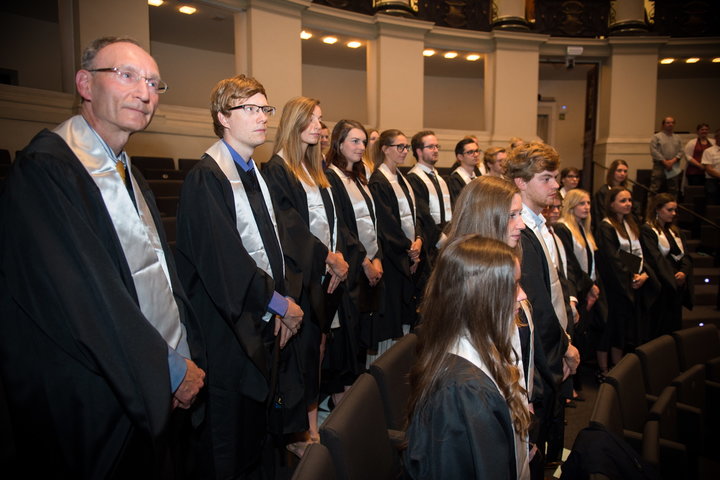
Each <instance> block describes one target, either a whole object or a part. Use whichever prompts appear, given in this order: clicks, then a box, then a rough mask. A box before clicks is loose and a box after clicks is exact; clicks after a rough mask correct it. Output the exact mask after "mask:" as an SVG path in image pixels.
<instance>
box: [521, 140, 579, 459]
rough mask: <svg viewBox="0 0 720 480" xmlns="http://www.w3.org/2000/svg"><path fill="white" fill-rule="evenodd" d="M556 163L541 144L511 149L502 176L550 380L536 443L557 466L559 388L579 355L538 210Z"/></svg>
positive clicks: (552, 185) (538, 409)
mask: <svg viewBox="0 0 720 480" xmlns="http://www.w3.org/2000/svg"><path fill="white" fill-rule="evenodd" d="M559 163H560V161H559V155H558V153H557V152H556V151H555V149H554V148H552V147H551V146H549V145H546V144H541V143H530V144H526V145H523V146H520V147H518V148H515V149H514V150H513V151H512V152H511V154H510V157H509V158H508V161H507V176H508V178H510V179H511V180H512V181H513V182H515V185H517V187H518V188H519V189H520V196H521V197H522V201H523V209H522V217H523V221H524V222H525V225H527V227H528V228H526V229H524V230H523V231H522V233H521V242H522V252H523V260H522V277H521V281H520V283H521V284H522V287H523V289H524V290H525V292H526V293H527V296H528V300H529V301H530V303H531V304H532V306H533V321H534V323H535V331H536V334H537V335H539V337H540V342H541V344H542V348H543V350H544V353H545V358H546V360H547V366H548V368H549V369H550V371H551V372H552V375H553V381H554V385H552V387H553V388H554V392H552V393H548V394H547V395H545V398H544V399H543V404H542V405H539V406H538V405H536V406H535V413H536V414H537V415H538V418H539V419H540V422H541V428H540V434H539V436H538V437H537V442H536V443H537V444H538V448H539V449H540V450H541V451H543V447H544V443H545V442H547V453H546V460H547V461H548V462H557V461H559V460H560V456H561V454H562V449H563V435H564V415H565V413H564V408H563V405H562V402H561V401H560V391H561V385H562V383H563V381H565V380H566V379H567V378H568V376H569V375H571V374H573V373H575V371H576V369H577V366H578V364H579V363H580V357H579V353H578V351H577V349H576V348H575V347H574V346H573V345H572V344H571V343H570V337H569V336H568V334H567V333H566V330H567V326H568V316H567V310H566V302H565V297H564V295H563V289H562V284H561V283H560V274H559V272H558V266H559V265H560V259H559V255H558V252H557V249H556V248H555V241H554V239H553V237H552V234H551V233H550V231H549V230H548V228H547V226H546V224H545V218H544V217H543V216H542V210H543V208H545V206H547V205H548V204H549V203H550V202H551V201H552V199H553V197H554V196H555V195H556V192H557V190H558V187H559V185H558V183H557V180H556V176H557V174H558V168H559ZM571 321H572V320H571Z"/></svg>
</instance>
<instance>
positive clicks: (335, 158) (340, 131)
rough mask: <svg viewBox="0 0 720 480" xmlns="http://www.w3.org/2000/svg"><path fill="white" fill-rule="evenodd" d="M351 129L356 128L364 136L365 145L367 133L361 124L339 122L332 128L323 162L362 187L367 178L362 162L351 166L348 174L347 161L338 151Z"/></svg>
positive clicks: (350, 121) (349, 121) (351, 121)
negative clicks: (351, 178)
mask: <svg viewBox="0 0 720 480" xmlns="http://www.w3.org/2000/svg"><path fill="white" fill-rule="evenodd" d="M353 128H357V129H358V130H360V131H361V132H363V133H364V134H365V145H367V132H366V131H365V127H363V125H362V123H360V122H357V121H355V120H340V121H339V122H338V123H336V124H335V127H334V128H333V131H332V137H331V139H330V149H329V150H328V152H327V155H325V162H326V163H328V164H333V165H335V166H336V167H338V168H339V169H340V170H342V171H343V172H345V173H347V174H349V175H350V176H351V177H353V178H357V179H359V180H360V182H361V183H362V184H363V185H366V184H367V178H365V167H364V165H365V164H364V163H363V162H362V161H360V162H356V163H355V164H354V165H353V166H352V170H350V171H349V172H348V171H347V170H345V169H346V168H347V159H346V158H345V156H344V155H343V154H342V152H341V151H340V145H341V144H342V143H343V142H344V141H345V140H346V139H347V136H348V134H349V133H350V130H352V129H353ZM364 155H365V152H363V156H364Z"/></svg>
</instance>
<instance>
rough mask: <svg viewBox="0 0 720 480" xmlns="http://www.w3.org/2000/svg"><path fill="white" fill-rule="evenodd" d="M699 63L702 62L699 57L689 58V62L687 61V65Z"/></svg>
mask: <svg viewBox="0 0 720 480" xmlns="http://www.w3.org/2000/svg"><path fill="white" fill-rule="evenodd" d="M699 61H700V59H699V58H698V57H691V58H688V59H687V60H685V63H697V62H699Z"/></svg>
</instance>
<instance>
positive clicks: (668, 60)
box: [660, 58, 675, 65]
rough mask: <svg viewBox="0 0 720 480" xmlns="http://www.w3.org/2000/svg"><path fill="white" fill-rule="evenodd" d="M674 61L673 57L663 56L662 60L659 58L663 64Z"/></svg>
mask: <svg viewBox="0 0 720 480" xmlns="http://www.w3.org/2000/svg"><path fill="white" fill-rule="evenodd" d="M674 61H675V59H674V58H663V59H662V60H660V63H662V64H663V65H670V64H671V63H673V62H674Z"/></svg>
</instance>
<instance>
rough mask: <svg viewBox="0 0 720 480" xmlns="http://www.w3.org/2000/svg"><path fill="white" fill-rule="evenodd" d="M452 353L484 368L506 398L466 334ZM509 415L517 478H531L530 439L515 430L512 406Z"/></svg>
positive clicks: (483, 370)
mask: <svg viewBox="0 0 720 480" xmlns="http://www.w3.org/2000/svg"><path fill="white" fill-rule="evenodd" d="M514 330H515V332H516V333H515V334H517V328H514ZM450 353H452V354H455V355H457V356H459V357H462V358H464V359H465V360H467V361H468V362H470V363H472V364H473V365H475V366H476V367H477V368H479V369H480V370H482V372H483V373H484V374H485V375H487V376H488V377H489V378H490V380H492V382H493V383H494V384H495V387H496V388H497V390H498V392H499V393H500V395H501V396H502V397H503V398H505V395H504V394H503V392H502V390H500V387H499V386H498V383H497V381H496V380H495V377H493V376H492V374H491V373H490V369H489V368H488V366H487V365H486V364H485V362H483V360H482V358H481V357H480V354H479V353H478V352H477V350H475V347H473V345H472V343H470V340H469V339H468V338H467V337H466V336H462V337H460V339H459V340H458V342H457V344H456V345H455V347H454V348H452V349H451V350H450ZM521 373H522V372H521ZM526 408H527V404H526ZM508 416H510V425H511V427H512V429H513V437H514V438H513V440H514V446H515V469H516V471H517V478H518V479H519V480H530V460H529V445H530V443H529V442H530V440H529V438H528V436H527V435H524V436H521V435H520V434H518V433H517V432H516V431H515V427H514V425H513V423H512V415H511V414H510V407H508Z"/></svg>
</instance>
